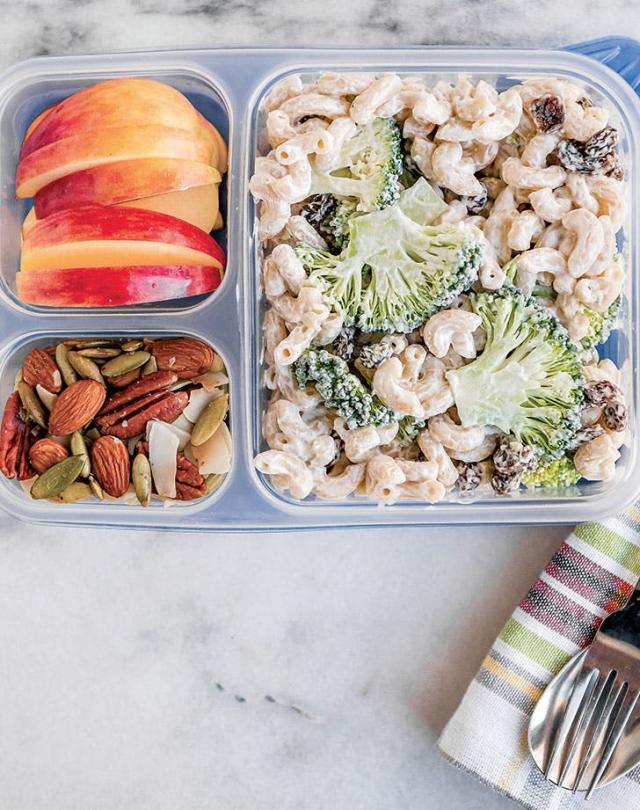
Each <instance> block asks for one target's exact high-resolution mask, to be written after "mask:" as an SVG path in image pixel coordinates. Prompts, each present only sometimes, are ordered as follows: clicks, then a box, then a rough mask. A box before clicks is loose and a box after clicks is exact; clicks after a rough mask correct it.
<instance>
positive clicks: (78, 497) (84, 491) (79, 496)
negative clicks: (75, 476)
mask: <svg viewBox="0 0 640 810" xmlns="http://www.w3.org/2000/svg"><path fill="white" fill-rule="evenodd" d="M92 495H93V492H92V491H91V487H90V486H89V484H85V483H84V482H83V481H74V482H73V484H69V486H68V487H66V488H65V489H63V490H62V492H61V493H60V500H61V501H62V503H77V502H78V501H86V500H87V498H90V497H91V496H92Z"/></svg>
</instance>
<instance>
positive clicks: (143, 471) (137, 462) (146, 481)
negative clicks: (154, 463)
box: [131, 453, 151, 506]
mask: <svg viewBox="0 0 640 810" xmlns="http://www.w3.org/2000/svg"><path fill="white" fill-rule="evenodd" d="M131 480H132V481H133V487H134V489H135V491H136V497H137V498H138V500H139V501H140V503H141V504H142V505H143V506H149V504H150V503H151V465H150V464H149V459H148V458H147V457H146V456H145V455H144V453H138V455H137V456H136V457H135V458H134V459H133V464H132V465H131Z"/></svg>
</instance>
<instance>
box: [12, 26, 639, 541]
mask: <svg viewBox="0 0 640 810" xmlns="http://www.w3.org/2000/svg"><path fill="white" fill-rule="evenodd" d="M576 49H577V50H578V51H580V50H584V51H585V52H588V53H589V54H590V55H591V56H592V57H595V59H594V58H588V57H585V56H584V55H581V54H580V53H577V52H563V51H526V50H506V49H501V50H492V49H481V50H476V49H448V48H446V49H445V48H431V49H425V48H416V49H402V50H400V49H388V50H385V49H375V50H374V49H362V50H356V49H342V50H332V49H317V50H304V49H289V50H276V49H247V48H242V49H227V50H225V49H221V50H192V51H166V52H157V51H147V52H141V53H121V54H109V55H104V56H85V57H59V58H41V59H34V60H30V61H27V62H23V63H21V64H19V65H17V66H15V67H14V68H12V69H10V70H9V71H7V72H6V73H5V74H4V75H3V76H2V77H0V401H1V403H2V404H4V402H5V400H6V398H7V396H8V395H9V393H10V392H11V390H12V387H13V380H14V377H15V373H16V371H17V369H18V368H19V366H20V365H21V362H22V360H23V358H24V356H25V355H26V353H27V352H28V351H29V349H30V348H32V347H33V346H34V345H43V344H45V343H46V342H50V338H51V337H53V336H59V337H72V336H74V335H94V334H95V335H99V334H102V335H112V336H116V335H118V336H119V335H131V336H136V335H145V336H146V335H181V334H189V335H194V336H199V337H201V338H202V339H204V340H206V341H207V342H209V343H211V345H212V346H213V347H214V348H215V349H216V350H217V351H219V352H220V354H221V355H222V357H223V359H224V360H225V362H226V364H227V368H228V372H229V376H230V380H231V385H230V391H231V413H230V422H231V430H232V436H233V448H234V458H233V466H232V469H231V471H230V473H229V475H228V476H227V478H226V480H225V482H224V484H223V486H222V487H221V488H220V489H219V490H218V491H216V492H215V493H213V494H212V495H211V496H209V497H208V498H205V499H203V500H201V501H197V502H194V503H192V504H179V505H176V506H173V507H170V508H168V507H165V506H163V505H162V504H161V503H157V504H153V505H152V506H151V507H149V508H147V509H142V508H141V507H135V506H127V505H125V504H100V503H97V502H96V503H91V502H83V503H79V504H70V505H60V504H55V505H54V504H50V503H48V502H40V501H33V500H32V499H30V498H29V497H28V496H27V495H25V493H24V492H23V490H22V488H21V487H20V485H19V484H17V482H15V481H7V480H5V479H4V478H0V508H3V509H4V510H6V511H7V512H8V513H9V514H11V515H13V516H15V517H18V518H20V519H22V520H25V521H29V522H35V523H58V524H67V525H101V526H104V525H111V526H120V527H127V526H129V527H148V528H179V529H183V530H188V529H194V530H203V529H204V530H206V529H211V530H224V531H234V530H237V531H252V530H255V531H258V530H259V531H265V530H269V529H289V530H300V529H306V528H317V527H323V526H333V527H337V528H345V527H349V526H361V525H389V526H392V525H434V524H436V525H437V524H473V523H541V524H542V523H550V522H576V521H583V520H593V519H596V518H599V517H602V516H603V515H605V514H607V513H613V512H616V511H617V510H619V509H620V508H622V507H623V506H624V505H626V504H628V503H629V502H631V501H632V500H633V498H634V497H636V495H637V494H638V491H639V490H640V469H639V463H640V462H639V458H640V455H639V449H640V448H639V433H638V429H637V424H636V422H637V409H638V403H639V401H640V400H639V379H638V358H639V351H638V349H639V345H638V324H639V322H640V321H639V318H638V307H639V302H640V297H639V290H638V283H639V282H638V278H637V275H638V263H639V262H638V259H639V256H638V251H639V242H638V238H637V236H636V234H637V233H638V232H639V226H640V222H639V221H638V220H639V216H640V182H639V175H638V172H639V169H638V158H637V155H638V154H640V151H639V150H640V143H639V142H640V105H639V103H638V99H637V97H636V95H635V94H634V92H633V90H632V88H631V86H630V84H629V83H627V82H630V83H631V84H634V83H636V82H637V81H638V78H639V76H638V73H639V71H640V69H639V68H638V67H637V57H638V55H639V53H640V46H638V45H637V43H634V42H633V41H631V40H600V41H598V42H596V43H586V44H585V45H582V46H576ZM596 60H599V62H600V63H599V62H598V61H596ZM634 60H635V63H634ZM602 62H605V63H606V62H609V63H611V64H612V65H613V67H614V68H615V70H616V71H618V72H619V73H622V74H626V75H625V78H626V79H627V81H625V80H623V79H622V78H620V76H619V75H616V73H615V72H614V71H613V70H611V69H610V68H608V67H606V66H603V64H601V63H602ZM350 69H352V70H371V71H397V72H399V73H424V74H426V75H428V76H429V77H438V78H449V77H452V76H455V75H457V74H459V73H465V74H467V75H469V76H470V77H471V78H474V79H477V78H484V79H486V80H488V81H490V82H493V83H495V84H496V85H498V86H499V87H505V86H507V85H508V84H510V83H512V82H514V81H520V80H522V79H524V78H528V77H531V76H535V75H541V74H552V75H557V76H561V77H566V78H567V79H570V80H573V81H577V82H580V83H582V84H584V86H585V88H586V89H587V90H588V92H589V93H591V94H592V95H593V96H594V98H595V99H597V100H599V101H602V102H603V103H605V104H607V106H608V107H609V108H610V109H611V110H612V111H613V118H614V123H615V125H616V126H617V127H618V129H619V131H620V136H621V137H620V150H621V154H622V156H623V159H624V163H625V166H626V167H627V169H628V173H629V186H630V189H629V203H630V205H629V214H628V219H627V223H626V224H625V227H624V234H625V239H624V244H623V245H622V248H623V251H624V254H625V259H626V261H627V266H628V281H627V289H626V304H625V310H624V323H623V327H622V329H621V330H620V331H618V332H616V333H614V335H613V336H612V338H611V339H610V341H609V343H608V344H607V346H606V353H607V356H610V357H612V358H613V359H614V360H615V361H616V362H617V363H624V369H625V376H626V385H627V389H628V391H629V398H630V402H629V405H630V421H631V425H632V429H631V436H630V439H629V444H628V446H627V447H626V448H625V449H624V452H623V457H622V459H621V460H620V462H619V464H618V468H617V473H616V478H615V480H613V481H610V482H606V483H595V482H594V483H589V482H584V483H582V484H580V485H579V486H578V487H577V488H576V489H575V490H572V491H571V492H570V493H562V492H560V493H558V494H553V495H550V494H549V493H536V492H522V493H515V494H513V495H511V496H508V497H502V498H498V497H488V498H486V499H484V500H476V501H469V502H463V501H461V500H460V499H459V497H456V496H452V497H451V500H445V501H443V502H441V503H438V504H434V505H424V504H416V503H410V504H394V505H393V506H387V507H379V506H377V505H375V504H372V503H369V502H367V501H365V500H363V499H352V500H347V501H339V502H331V501H318V500H310V501H304V502H300V501H295V500H294V499H291V498H289V497H288V496H286V495H282V494H280V493H277V492H276V491H275V490H274V489H273V488H272V487H271V486H270V484H269V483H268V481H267V480H265V479H264V478H263V477H262V476H261V475H259V474H258V473H256V471H255V470H254V468H253V464H252V459H253V457H254V455H255V453H256V452H257V451H258V450H259V449H260V448H261V447H262V446H263V445H262V439H261V436H260V418H261V410H262V407H263V405H264V392H263V389H262V386H261V381H260V317H261V307H262V302H261V294H260V290H259V286H258V272H257V244H256V240H255V237H254V233H255V210H254V206H253V202H252V200H251V198H250V195H249V193H248V179H249V177H250V175H251V172H252V166H253V163H254V159H255V156H256V154H257V145H258V143H259V139H260V137H261V134H262V133H261V126H262V120H261V116H260V112H259V107H260V101H261V99H262V98H263V96H264V94H265V92H267V90H268V89H269V88H270V87H271V86H272V85H273V84H274V82H276V81H278V80H279V79H280V78H282V77H283V76H285V75H288V74H291V73H301V74H314V73H318V72H321V71H323V70H350ZM124 75H131V76H151V77H155V78H157V79H160V80H162V81H165V82H167V83H169V84H172V85H173V86H175V87H177V88H178V89H180V90H181V91H183V92H184V93H185V94H186V95H187V96H188V97H189V98H190V100H191V101H192V102H193V103H194V105H195V106H196V107H197V108H198V109H199V110H200V111H201V112H202V113H203V114H204V115H205V116H206V117H207V118H209V119H210V120H211V121H213V123H214V124H215V125H216V126H218V127H219V128H220V129H221V131H222V133H223V134H224V135H225V136H227V135H228V142H229V147H230V170H229V175H228V188H227V209H226V217H225V219H226V222H227V228H226V234H225V236H226V244H227V254H228V266H227V273H226V277H225V280H224V282H223V284H222V285H221V287H220V288H219V289H218V290H217V291H216V292H215V293H213V294H212V295H211V296H208V297H203V298H202V299H199V300H195V301H194V300H189V301H186V302H185V301H176V302H172V303H170V304H158V305H153V306H146V307H131V308H113V309H108V310H100V309H86V310H62V309H60V310H57V309H45V308H37V307H29V306H25V305H23V304H21V303H20V301H19V300H18V299H17V298H16V296H15V274H16V271H17V268H18V257H19V246H20V240H19V230H20V223H21V222H22V219H23V218H24V215H25V214H26V211H27V206H26V205H25V203H24V202H23V201H17V200H16V199H15V184H14V178H15V168H16V164H17V158H18V152H19V148H20V143H21V141H22V137H23V135H24V131H25V129H26V127H27V125H28V123H29V122H30V121H31V120H32V119H33V117H34V116H35V115H37V114H38V113H39V112H40V111H41V110H42V109H44V108H45V107H47V106H49V105H50V104H52V103H53V102H55V101H57V100H59V99H61V98H63V97H65V96H67V95H69V94H70V93H72V92H73V91H75V90H77V89H78V88H80V87H83V86H85V85H88V84H91V83H94V82H96V81H100V80H104V79H108V78H112V77H115V76H124Z"/></svg>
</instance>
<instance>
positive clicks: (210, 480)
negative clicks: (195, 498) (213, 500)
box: [204, 473, 224, 495]
mask: <svg viewBox="0 0 640 810" xmlns="http://www.w3.org/2000/svg"><path fill="white" fill-rule="evenodd" d="M223 481H224V475H223V474H222V473H210V474H209V475H207V476H205V479H204V485H205V487H206V490H207V492H206V494H207V495H211V493H212V492H215V491H216V489H218V487H219V486H220V484H221V483H222V482H223Z"/></svg>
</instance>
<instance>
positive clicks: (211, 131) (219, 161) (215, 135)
mask: <svg viewBox="0 0 640 810" xmlns="http://www.w3.org/2000/svg"><path fill="white" fill-rule="evenodd" d="M196 112H197V111H196ZM198 119H199V121H200V124H201V126H202V129H203V131H204V132H206V133H208V135H209V137H210V138H211V139H212V141H213V144H214V145H215V155H214V157H212V160H211V165H212V166H215V167H216V169H217V170H218V171H219V172H220V173H221V174H224V173H225V172H226V171H227V166H228V163H229V152H228V149H227V143H226V141H225V139H224V138H223V137H222V135H221V134H220V133H219V132H218V130H217V129H216V128H215V127H214V126H213V124H212V123H211V121H207V119H206V118H205V117H204V115H202V113H200V112H198Z"/></svg>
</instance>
